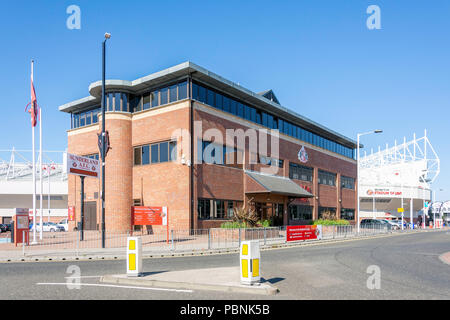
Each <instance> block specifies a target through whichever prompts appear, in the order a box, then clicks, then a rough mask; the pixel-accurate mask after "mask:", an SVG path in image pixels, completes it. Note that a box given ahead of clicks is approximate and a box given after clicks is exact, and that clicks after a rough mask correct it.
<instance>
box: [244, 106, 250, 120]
mask: <svg viewBox="0 0 450 320" xmlns="http://www.w3.org/2000/svg"><path fill="white" fill-rule="evenodd" d="M251 117H252V115H251V111H250V107H249V106H247V105H244V118H245V119H247V120H251Z"/></svg>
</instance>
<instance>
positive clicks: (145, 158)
mask: <svg viewBox="0 0 450 320" xmlns="http://www.w3.org/2000/svg"><path fill="white" fill-rule="evenodd" d="M149 163H150V147H149V146H148V145H146V146H142V164H149Z"/></svg>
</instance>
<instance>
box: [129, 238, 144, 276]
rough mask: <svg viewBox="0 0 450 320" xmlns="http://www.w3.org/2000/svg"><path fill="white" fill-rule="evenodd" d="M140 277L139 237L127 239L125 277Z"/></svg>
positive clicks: (140, 250)
mask: <svg viewBox="0 0 450 320" xmlns="http://www.w3.org/2000/svg"><path fill="white" fill-rule="evenodd" d="M141 275H142V239H141V238H140V237H128V238H127V276H128V277H139V276H141Z"/></svg>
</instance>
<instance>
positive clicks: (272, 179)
mask: <svg viewBox="0 0 450 320" xmlns="http://www.w3.org/2000/svg"><path fill="white" fill-rule="evenodd" d="M245 174H246V175H247V176H248V177H250V178H251V179H252V180H254V181H255V182H256V183H257V184H258V185H259V186H260V187H262V188H258V189H259V190H254V191H250V190H246V193H271V194H279V195H284V196H288V197H295V198H312V197H313V195H312V194H311V193H309V192H308V191H306V190H305V189H303V188H302V187H300V186H299V185H298V184H296V183H295V182H294V181H292V180H291V179H289V178H286V177H280V176H275V175H268V174H262V173H258V172H253V171H252V172H249V171H246V172H245Z"/></svg>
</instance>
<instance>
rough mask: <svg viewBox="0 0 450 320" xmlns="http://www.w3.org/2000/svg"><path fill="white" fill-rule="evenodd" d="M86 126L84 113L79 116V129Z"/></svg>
mask: <svg viewBox="0 0 450 320" xmlns="http://www.w3.org/2000/svg"><path fill="white" fill-rule="evenodd" d="M85 125H86V113H84V112H83V113H82V114H80V127H84V126H85Z"/></svg>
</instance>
